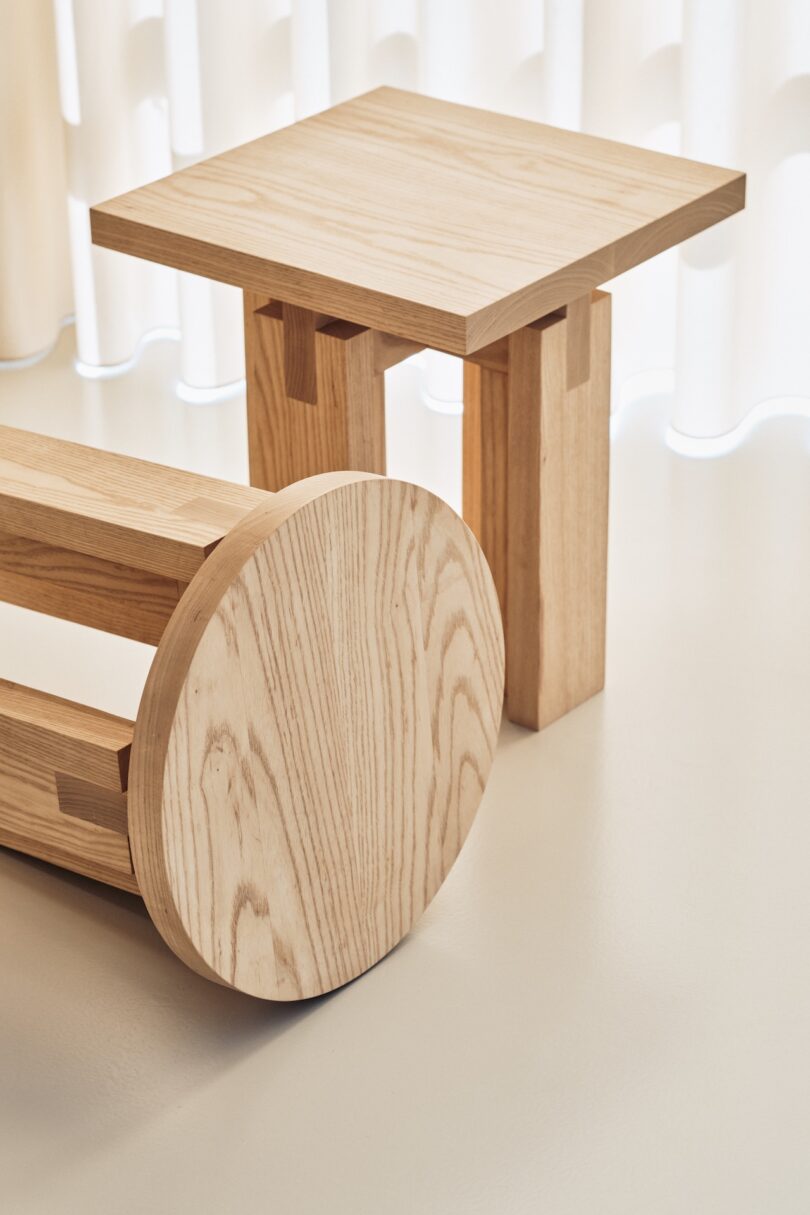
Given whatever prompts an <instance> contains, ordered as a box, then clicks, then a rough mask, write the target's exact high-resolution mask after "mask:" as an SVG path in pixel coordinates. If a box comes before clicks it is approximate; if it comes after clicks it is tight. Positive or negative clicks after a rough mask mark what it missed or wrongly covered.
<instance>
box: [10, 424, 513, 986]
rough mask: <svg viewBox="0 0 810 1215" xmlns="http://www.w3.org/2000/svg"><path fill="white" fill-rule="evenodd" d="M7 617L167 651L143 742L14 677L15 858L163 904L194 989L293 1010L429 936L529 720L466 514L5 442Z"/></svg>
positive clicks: (396, 492) (146, 713)
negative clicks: (428, 914)
mask: <svg viewBox="0 0 810 1215" xmlns="http://www.w3.org/2000/svg"><path fill="white" fill-rule="evenodd" d="M0 598H2V599H4V600H6V601H8V602H10V603H15V604H19V605H22V606H23V607H26V608H33V609H34V610H37V611H43V612H47V613H49V614H50V615H54V616H59V617H63V618H65V619H67V620H72V621H76V622H79V623H83V624H87V625H91V626H93V627H95V628H101V629H104V630H106V631H109V632H113V633H118V634H120V635H122V636H126V637H134V638H137V639H139V640H141V641H146V642H149V643H151V644H154V645H157V651H156V655H155V659H154V662H153V664H152V668H151V670H150V673H149V677H148V679H147V682H146V687H145V689H144V693H143V697H142V700H141V704H140V707H139V711H138V717H137V721H136V722H135V723H132V722H129V721H125V720H123V719H121V718H119V717H115V716H112V715H110V714H108V713H103V712H100V711H98V710H96V709H91V708H88V707H87V706H84V705H80V704H74V703H72V702H70V701H67V700H63V699H60V698H59V697H55V696H51V695H49V694H47V693H45V692H42V691H37V690H34V689H31V688H26V687H21V686H19V685H17V684H12V683H9V682H7V681H3V680H0V844H3V845H6V846H8V847H10V848H14V849H17V850H19V851H22V852H26V853H29V854H30V855H32V856H36V857H39V858H41V859H43V860H46V861H50V862H53V863H56V864H58V865H62V866H64V867H65V868H68V869H72V870H74V871H76V872H78V873H82V874H86V875H88V876H90V877H94V878H97V879H99V880H101V881H104V882H107V883H109V884H111V885H114V886H118V887H121V888H122V889H124V890H129V891H132V892H135V893H140V894H141V895H142V896H143V898H144V900H145V902H146V905H147V907H148V909H149V911H150V914H151V916H152V918H153V920H154V921H155V924H156V926H157V927H158V929H159V931H160V932H161V934H162V935H163V937H164V939H165V940H166V941H167V942H168V944H169V945H170V946H171V948H172V949H173V950H174V951H175V952H176V953H177V954H178V956H179V957H181V958H182V959H183V960H184V961H185V962H187V963H188V965H190V966H191V967H192V968H193V969H195V970H197V971H198V972H199V973H201V974H203V975H205V976H206V977H207V978H210V979H214V980H216V981H217V982H221V983H225V984H226V985H229V986H232V987H235V988H238V989H239V990H241V991H245V992H249V993H251V994H254V995H258V996H263V997H267V998H276V999H293V998H299V997H302V996H311V995H316V994H318V993H320V992H323V991H328V990H330V989H331V988H333V987H336V986H338V985H339V984H341V983H344V982H346V981H347V980H348V979H350V978H352V977H354V976H355V975H357V974H359V973H361V972H362V971H363V970H365V969H367V968H368V967H369V966H371V965H373V964H374V962H376V961H377V960H378V959H379V958H380V957H382V956H383V954H384V953H386V952H387V951H388V950H389V949H391V948H393V946H394V945H395V944H396V943H397V941H398V940H400V939H401V937H402V936H403V935H405V933H406V932H408V930H409V929H410V927H411V925H412V924H413V923H414V922H415V920H416V919H417V918H418V916H419V915H420V914H421V912H422V910H423V909H424V907H425V906H426V905H427V903H428V902H429V901H430V899H431V898H432V897H433V895H434V894H435V892H436V890H437V889H438V888H439V885H440V884H441V882H442V881H443V879H444V877H445V875H446V873H447V872H448V870H449V868H450V866H451V864H452V863H453V860H454V859H455V857H456V856H457V854H458V852H459V850H460V848H461V845H462V843H463V841H464V838H465V836H466V834H467V831H468V830H469V827H470V824H471V822H472V818H473V815H474V813H475V810H476V808H477V806H478V803H479V801H480V799H481V796H482V793H483V790H484V785H485V783H486V779H487V775H488V772H489V768H490V764H491V762H492V757H493V754H494V749H495V744H496V739H497V734H498V726H499V720H500V708H501V701H502V696H503V636H502V632H501V624H500V615H499V611H498V604H497V595H496V592H495V588H494V585H493V582H492V578H491V575H490V573H489V569H488V567H487V564H486V561H485V559H484V557H483V554H482V553H481V550H480V548H479V546H478V544H477V542H476V540H475V538H474V537H473V535H472V533H471V532H470V531H469V529H468V528H467V527H466V526H465V525H464V523H463V522H462V521H461V520H460V519H459V518H458V517H457V516H456V515H455V514H454V513H453V512H452V511H451V510H450V508H449V507H447V506H446V505H445V504H444V503H442V502H440V501H439V500H438V499H436V498H435V497H433V495H431V494H429V493H427V491H425V490H421V489H417V488H416V487H414V486H410V485H406V484H404V483H402V482H394V481H388V480H385V479H384V478H380V477H374V476H370V475H367V474H363V473H333V474H326V475H322V476H318V477H312V478H310V479H308V480H306V481H302V482H299V483H298V484H296V485H293V486H290V487H289V488H287V489H285V490H284V491H282V492H281V493H279V494H271V493H268V492H265V491H263V490H258V489H251V488H248V487H244V486H237V485H231V484H229V483H227V482H224V481H218V480H214V479H212V478H209V477H202V476H197V475H195V474H191V473H186V472H180V471H178V470H176V469H170V468H163V467H160V466H158V465H154V464H147V463H145V462H143V461H140V460H133V459H130V458H127V457H123V456H116V455H112V454H110V453H107V452H100V451H95V450H92V449H90V448H86V447H82V446H79V445H77V444H74V443H66V442H63V441H60V440H56V439H50V438H45V437H43V436H38V435H33V434H29V433H27V432H25V431H19V430H12V429H9V428H6V427H0Z"/></svg>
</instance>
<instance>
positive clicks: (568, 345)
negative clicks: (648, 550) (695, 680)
mask: <svg viewBox="0 0 810 1215" xmlns="http://www.w3.org/2000/svg"><path fill="white" fill-rule="evenodd" d="M609 425H610V297H609V296H608V295H606V294H605V293H604V292H595V293H594V294H593V297H592V300H590V301H587V300H586V301H576V303H575V304H574V305H572V306H571V308H570V310H569V315H568V316H565V315H562V314H555V315H553V316H550V317H546V318H544V319H543V320H542V321H538V322H536V323H535V324H534V325H530V326H528V327H527V328H525V329H520V330H518V331H517V332H516V333H514V334H512V335H511V337H510V338H509V344H508V358H507V364H506V369H505V370H504V371H496V370H489V369H486V368H482V367H479V366H475V365H474V364H471V363H468V364H466V365H465V395H464V514H465V517H466V518H467V521H468V522H469V524H470V526H471V527H472V529H473V531H475V533H476V535H477V536H478V538H479V540H480V542H481V544H482V547H483V549H484V552H485V553H486V555H487V557H488V559H489V562H490V565H491V567H492V569H493V572H494V575H495V581H496V585H497V587H498V594H499V596H500V599H501V606H502V608H503V610H504V618H505V623H506V712H507V716H508V717H509V718H510V720H511V721H514V722H517V723H519V724H520V725H524V726H528V727H530V728H531V729H535V730H539V729H542V727H543V726H546V725H548V724H549V723H550V722H552V721H555V720H556V719H557V718H558V717H561V716H562V715H563V714H564V713H567V712H568V711H569V710H570V709H573V708H575V706H576V705H578V704H580V703H581V702H582V701H584V700H587V699H588V697H590V696H592V695H594V693H596V692H598V691H600V690H601V688H602V687H603V686H604V670H605V592H606V573H607V518H608V466H609V433H610V432H609Z"/></svg>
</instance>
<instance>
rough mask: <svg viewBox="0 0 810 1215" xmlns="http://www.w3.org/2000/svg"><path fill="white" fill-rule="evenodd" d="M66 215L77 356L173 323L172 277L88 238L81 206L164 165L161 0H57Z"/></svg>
mask: <svg viewBox="0 0 810 1215" xmlns="http://www.w3.org/2000/svg"><path fill="white" fill-rule="evenodd" d="M55 12H56V15H57V23H58V24H57V29H58V32H59V49H60V70H61V73H62V78H63V88H62V99H63V106H64V117H65V131H66V148H67V163H68V220H69V228H70V245H71V259H72V264H73V278H74V290H75V299H76V340H77V348H78V357H79V360H80V362H81V363H86V364H89V365H92V366H98V365H108V366H109V365H114V364H118V363H122V362H125V361H126V360H128V359H129V358H130V357H131V355H132V353H133V351H134V349H135V347H136V345H137V343H138V340H139V338H140V337H141V335H142V334H143V333H144V331H145V330H148V329H151V328H154V327H155V326H159V325H160V326H165V325H173V324H176V319H177V313H176V298H175V283H174V276H173V275H172V274H171V272H170V271H168V270H166V269H165V268H164V267H160V266H154V265H151V264H149V263H146V262H139V261H137V260H135V259H132V258H122V257H120V256H119V255H116V254H113V253H110V252H107V251H106V250H102V249H95V248H94V247H93V246H92V245H91V243H90V226H89V219H88V209H89V206H90V205H91V204H92V203H94V202H97V201H101V200H103V199H105V198H110V197H111V196H113V195H115V194H120V193H122V192H123V191H125V190H129V189H132V188H133V187H134V186H136V185H139V184H141V183H143V182H147V181H150V180H152V179H153V178H155V177H161V176H163V175H164V174H166V173H167V172H169V171H170V170H171V160H170V157H169V140H168V119H167V107H166V100H165V91H164V82H163V71H162V64H163V54H162V43H161V37H162V35H161V24H160V20H159V18H160V15H161V10H160V6H159V4H157V3H148V2H147V0H141V2H137V0H130V2H129V3H127V4H103V5H99V4H97V3H95V0H56V3H55Z"/></svg>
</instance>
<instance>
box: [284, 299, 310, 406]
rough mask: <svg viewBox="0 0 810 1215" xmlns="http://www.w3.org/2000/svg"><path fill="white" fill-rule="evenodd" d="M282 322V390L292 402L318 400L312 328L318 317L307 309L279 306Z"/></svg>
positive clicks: (291, 305) (285, 305) (288, 305)
mask: <svg viewBox="0 0 810 1215" xmlns="http://www.w3.org/2000/svg"><path fill="white" fill-rule="evenodd" d="M281 317H282V320H283V322H284V390H285V392H286V394H287V396H288V397H292V398H293V400H295V401H308V402H309V404H310V405H314V404H315V402H316V401H317V400H318V377H317V374H316V371H315V329H316V327H317V318H316V315H315V313H314V312H312V311H310V309H309V308H297V307H296V306H295V305H294V304H282V306H281Z"/></svg>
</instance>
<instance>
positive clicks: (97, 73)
mask: <svg viewBox="0 0 810 1215" xmlns="http://www.w3.org/2000/svg"><path fill="white" fill-rule="evenodd" d="M0 6H2V7H0V13H2V15H3V29H4V32H5V33H6V34H7V35H8V36H7V38H6V39H4V41H3V42H2V44H0V69H2V80H0V88H3V89H4V92H3V94H2V95H3V97H13V98H23V97H25V98H26V100H25V103H24V105H21V106H19V107H17V108H14V107H12V106H11V104H10V103H6V105H5V107H4V114H3V122H2V124H1V125H0V150H2V151H3V152H4V154H5V155H6V157H7V158H15V159H14V163H13V171H12V172H11V173H9V174H8V175H7V182H6V183H4V192H3V210H2V211H0V245H2V250H3V274H4V281H3V289H2V293H0V359H1V358H3V357H5V358H11V357H18V356H20V355H22V354H31V353H33V352H34V350H35V349H37V348H39V346H42V345H45V344H47V342H49V341H50V340H51V339H52V337H53V336H54V333H55V327H56V325H57V324H58V320H59V317H60V316H61V315H62V313H63V312H64V311H65V310H67V309H69V308H70V303H69V302H66V301H65V274H64V272H63V270H62V269H61V268H60V256H59V250H60V247H61V246H63V245H64V243H65V234H66V233H67V232H69V233H70V248H71V258H72V264H73V309H74V310H75V313H76V318H77V337H78V345H79V359H80V361H81V363H82V364H83V365H84V366H85V369H86V370H87V371H88V372H91V371H93V369H98V368H101V369H103V368H104V367H112V368H114V367H115V365H126V362H127V360H130V359H131V357H132V356H133V353H134V352H135V351H137V349H138V346H139V342H140V340H141V338H142V337H143V335H144V334H145V333H146V332H148V331H151V330H155V329H156V328H160V329H163V328H165V327H167V326H168V327H178V326H179V331H180V332H181V335H182V357H181V380H182V385H181V391H182V392H184V393H185V394H186V395H187V396H191V395H193V394H194V393H197V395H198V396H204V395H205V393H206V391H207V390H210V389H214V388H217V387H218V386H227V385H230V384H232V383H234V382H235V381H238V380H239V379H240V377H241V376H242V374H243V354H242V329H241V301H240V297H239V293H238V292H237V291H236V290H235V289H233V288H228V287H226V286H222V285H219V284H214V283H210V282H207V281H205V280H200V279H196V278H194V277H193V276H190V275H177V274H175V273H174V272H173V271H170V270H167V269H164V268H160V267H156V266H152V265H148V264H146V263H143V262H138V261H136V260H133V259H127V258H124V257H122V256H120V255H118V254H114V253H109V252H106V251H104V250H96V249H94V248H92V246H91V244H90V240H89V225H88V206H89V204H91V203H92V202H94V201H96V200H100V199H103V198H106V197H110V196H112V195H114V194H116V193H119V192H122V191H125V190H129V189H132V188H133V187H135V186H137V185H138V184H140V183H141V182H144V181H147V180H150V179H151V178H154V177H158V176H160V175H162V174H164V173H167V172H169V171H171V170H172V169H177V168H182V167H183V166H185V165H187V164H190V163H192V162H193V161H194V160H196V159H199V158H200V157H203V156H208V155H212V154H214V153H216V152H218V151H220V150H222V149H223V148H226V147H229V146H232V145H235V144H237V143H240V142H243V141H245V140H247V139H251V138H254V137H255V136H257V135H259V134H261V133H263V132H266V131H269V130H273V129H275V128H277V127H279V126H282V125H284V124H285V123H288V122H291V121H294V120H295V119H296V118H301V117H304V116H306V115H308V114H311V113H314V112H316V111H317V110H320V109H323V108H324V107H325V106H328V105H330V104H333V103H335V102H338V101H341V100H343V99H345V98H347V97H350V96H352V95H355V94H356V93H359V92H362V91H364V90H365V89H368V88H373V87H375V86H376V85H378V84H381V83H387V84H392V85H396V86H399V87H405V88H416V89H421V90H422V91H424V92H427V93H431V94H433V95H435V96H438V97H444V98H447V99H450V100H455V101H461V102H465V103H468V104H473V105H480V106H489V107H492V108H494V109H498V110H502V111H505V112H509V113H514V114H521V115H525V116H527V117H532V118H538V119H541V120H543V121H547V122H552V123H555V124H558V125H561V126H566V127H570V128H581V129H583V130H587V131H591V132H593V133H596V134H600V135H605V136H608V137H611V138H615V139H622V140H626V141H629V142H634V143H639V144H642V145H645V146H648V147H654V148H658V149H660V150H663V151H668V152H674V153H682V154H684V155H687V156H692V157H695V158H697V159H706V160H710V161H716V162H718V163H721V164H728V165H732V166H735V167H741V168H745V169H747V170H748V171H749V197H748V209H747V211H746V213H745V214H744V215H743V216H739V217H735V218H734V219H733V220H731V221H728V222H726V223H724V224H723V225H722V226H721V227H719V228H718V229H717V230H716V231H713V232H708V233H705V234H703V235H701V236H700V237H698V238H696V239H695V240H694V241H692V242H690V243H689V244H688V245H686V246H685V247H684V249H683V251H682V252H681V253H680V254H679V253H677V252H676V251H671V252H668V253H666V254H664V255H662V256H661V257H660V258H657V259H654V260H653V261H652V262H649V263H647V264H645V265H643V266H641V267H638V268H636V269H635V270H633V271H631V272H630V273H629V274H628V275H626V276H624V277H623V278H621V279H619V280H616V281H615V283H613V284H611V285H609V286H610V287H611V289H612V290H613V291H614V350H613V369H614V400H616V401H622V400H624V399H628V398H629V397H632V396H633V394H634V393H637V392H638V391H641V386H649V384H650V382H651V376H652V377H656V376H657V377H659V378H658V379H657V380H656V381H655V382H657V383H666V382H667V381H666V379H665V378H664V379H661V378H660V377H661V376H662V375H663V376H664V377H666V376H667V375H668V376H670V377H672V375H673V373H674V377H675V383H676V384H677V392H676V396H675V399H674V407H673V425H674V426H675V428H676V429H677V431H678V432H680V433H682V434H683V435H686V436H689V435H692V436H713V435H719V434H722V433H724V432H726V431H729V430H730V429H731V428H733V427H734V426H736V424H737V423H738V422H739V420H740V418H741V417H742V416H743V415H744V414H745V413H746V412H748V411H749V410H751V409H753V408H754V407H755V406H757V407H759V405H760V403H761V402H763V401H766V400H769V399H771V398H774V397H785V398H787V397H794V398H797V397H799V396H802V395H805V396H810V354H808V343H807V341H806V336H805V334H806V322H805V319H804V318H805V315H806V306H805V303H804V296H805V292H806V283H805V279H806V267H807V265H808V264H810V225H808V224H807V220H806V217H807V215H808V214H810V123H809V122H808V120H807V115H808V113H810V4H808V3H807V0H768V2H767V3H765V2H764V0H711V2H709V0H705V2H704V0H611V2H610V3H605V2H604V0H498V3H497V4H496V3H492V2H490V0H240V2H239V3H229V4H225V3H219V0H110V2H109V3H107V2H106V0H105V3H101V2H100V0H53V13H54V15H55V19H56V28H57V39H56V41H57V47H58V60H59V83H60V92H61V108H62V114H63V117H64V141H63V143H64V148H65V151H66V159H67V166H68V187H67V191H65V190H64V188H63V187H62V186H60V185H59V182H58V175H59V172H60V170H59V155H58V152H59V148H58V144H59V137H58V132H57V129H56V126H55V124H54V122H53V109H54V104H55V102H54V77H55V67H54V64H53V51H52V39H53V35H52V33H51V34H49V33H48V28H49V26H50V18H49V16H48V12H47V0H26V4H25V5H22V4H16V3H12V2H11V0H0ZM37 30H41V31H43V33H42V34H41V36H40V34H38V33H36V31H37ZM49 38H50V39H51V43H50V44H49V42H48V39H49ZM49 45H50V48H51V49H49ZM49 56H50V60H49ZM49 62H50V64H51V66H50V67H49V66H48V64H49ZM33 82H38V83H37V87H36V88H34V87H33ZM49 98H50V103H49V100H48V99H49ZM48 104H50V106H51V119H50V126H49V125H48V119H47V118H46V117H44V115H46V114H47V110H48ZM12 110H13V116H12V117H11V118H10V117H9V116H10V115H12ZM21 113H24V114H25V115H26V118H25V121H26V123H27V124H28V125H27V126H26V133H27V135H28V138H27V139H20V135H19V129H20V128H19V118H18V117H17V115H18V114H21ZM15 123H16V125H15ZM22 148H25V149H28V150H29V152H30V149H32V148H36V149H37V150H42V149H48V153H47V154H45V153H43V154H42V155H39V156H38V157H32V156H31V155H30V154H29V155H28V156H27V157H24V156H23V155H22V154H21V151H20V149H22ZM52 153H53V154H52ZM424 188H425V190H426V191H429V190H430V182H429V181H425V183H424ZM65 193H66V194H67V197H66V198H65ZM60 195H61V199H60ZM10 233H11V234H12V235H11V236H10ZM62 260H63V259H62ZM30 280H36V290H33V288H32V286H31V281H30ZM9 301H15V302H16V307H15V306H9ZM178 301H179V303H178ZM676 334H677V344H676ZM415 374H416V373H415V372H414V375H415ZM421 376H422V384H423V397H424V399H425V400H427V401H429V402H432V403H433V405H434V406H435V407H437V408H439V409H448V408H449V409H452V408H454V407H457V405H458V400H459V398H460V368H459V364H458V363H457V362H455V361H452V360H449V359H448V358H447V357H446V356H441V355H435V354H427V355H425V357H424V358H423V359H422V360H421Z"/></svg>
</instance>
